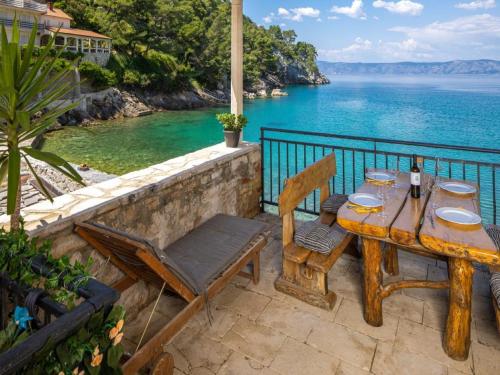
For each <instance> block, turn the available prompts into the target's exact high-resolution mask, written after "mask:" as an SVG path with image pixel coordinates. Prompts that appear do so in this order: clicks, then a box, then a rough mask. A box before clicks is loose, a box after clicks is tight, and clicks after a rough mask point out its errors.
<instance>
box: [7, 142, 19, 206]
mask: <svg viewBox="0 0 500 375" xmlns="http://www.w3.org/2000/svg"><path fill="white" fill-rule="evenodd" d="M20 175H21V157H20V153H19V149H17V148H15V149H11V150H10V152H9V176H8V185H7V214H8V215H12V214H13V213H14V211H15V209H16V202H17V194H18V193H19V191H18V188H19V183H20V181H19V177H20Z"/></svg>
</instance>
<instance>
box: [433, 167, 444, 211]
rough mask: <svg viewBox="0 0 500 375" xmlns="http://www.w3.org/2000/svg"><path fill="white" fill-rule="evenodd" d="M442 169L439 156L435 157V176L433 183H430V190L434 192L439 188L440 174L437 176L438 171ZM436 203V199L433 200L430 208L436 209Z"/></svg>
mask: <svg viewBox="0 0 500 375" xmlns="http://www.w3.org/2000/svg"><path fill="white" fill-rule="evenodd" d="M441 170H442V167H441V161H440V159H439V158H436V170H435V175H436V177H435V178H434V185H432V191H434V192H436V193H437V192H438V191H439V189H440V186H439V184H440V183H441V181H440V176H439V173H440V172H441ZM438 207H439V206H438V204H437V203H436V201H433V202H432V208H434V209H436V208H438Z"/></svg>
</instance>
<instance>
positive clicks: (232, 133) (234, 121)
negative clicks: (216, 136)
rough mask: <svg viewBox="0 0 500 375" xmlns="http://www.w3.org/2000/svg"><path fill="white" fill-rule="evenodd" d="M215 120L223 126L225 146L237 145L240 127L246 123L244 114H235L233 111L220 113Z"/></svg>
mask: <svg viewBox="0 0 500 375" xmlns="http://www.w3.org/2000/svg"><path fill="white" fill-rule="evenodd" d="M217 120H219V122H220V123H221V125H222V127H223V128H224V140H225V141H226V146H227V147H238V144H239V142H240V135H241V129H243V128H244V127H245V126H246V124H247V123H248V119H247V118H246V117H245V116H244V115H235V114H233V113H220V114H218V115H217Z"/></svg>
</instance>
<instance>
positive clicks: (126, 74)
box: [55, 0, 319, 92]
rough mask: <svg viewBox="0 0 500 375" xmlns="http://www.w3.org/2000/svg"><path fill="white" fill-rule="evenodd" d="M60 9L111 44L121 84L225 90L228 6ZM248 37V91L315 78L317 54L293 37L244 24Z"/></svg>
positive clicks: (211, 2) (147, 0)
mask: <svg viewBox="0 0 500 375" xmlns="http://www.w3.org/2000/svg"><path fill="white" fill-rule="evenodd" d="M55 5H56V6H57V7H60V8H62V9H63V10H64V11H66V12H67V13H69V14H70V15H71V16H73V17H74V22H73V25H72V26H73V27H79V28H86V29H91V30H95V31H98V32H101V33H104V34H106V35H109V36H111V37H112V38H113V45H114V50H115V53H114V55H113V57H112V59H111V61H110V63H109V65H108V69H110V70H111V71H113V72H114V73H115V74H116V79H117V81H118V83H120V84H122V85H126V86H133V87H141V88H147V89H153V90H160V91H163V92H171V91H176V90H180V89H184V88H189V87H192V86H197V85H199V86H201V87H204V88H207V89H215V88H221V87H225V88H227V85H228V81H229V76H230V27H231V25H230V22H231V21H230V15H231V5H230V2H229V1H227V0H169V1H166V0H60V1H57V2H56V4H55ZM244 34H245V58H244V64H245V85H246V87H251V86H252V85H254V84H256V83H257V82H259V81H260V80H261V79H266V77H269V76H270V75H271V76H273V77H276V78H277V79H278V80H279V81H281V82H282V83H300V82H294V81H295V80H294V77H295V76H297V75H299V76H300V77H304V76H305V77H311V76H312V77H314V76H317V75H318V73H319V72H318V68H317V66H316V49H315V47H314V46H313V45H311V44H308V43H303V42H297V41H296V34H295V32H294V31H292V30H286V31H284V30H282V29H281V28H280V27H278V26H272V27H270V28H269V29H266V28H264V27H261V26H258V25H257V24H256V23H254V22H253V21H252V20H250V19H249V18H245V25H244ZM292 68H293V69H292ZM291 71H293V73H291ZM297 72H299V74H298V73H297ZM302 80H304V79H303V78H302ZM306 80H307V78H306ZM303 83H306V82H303ZM311 83H312V82H311Z"/></svg>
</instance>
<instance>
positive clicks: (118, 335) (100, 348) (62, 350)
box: [22, 306, 125, 375]
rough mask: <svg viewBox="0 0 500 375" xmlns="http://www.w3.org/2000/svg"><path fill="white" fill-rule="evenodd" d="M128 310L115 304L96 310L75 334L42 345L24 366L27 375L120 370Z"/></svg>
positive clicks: (91, 374)
mask: <svg viewBox="0 0 500 375" xmlns="http://www.w3.org/2000/svg"><path fill="white" fill-rule="evenodd" d="M124 318H125V310H124V309H123V307H122V306H114V307H113V309H112V310H111V312H109V314H106V313H105V311H104V310H101V311H99V312H98V313H96V314H94V315H93V316H92V317H91V318H90V320H89V321H88V322H87V324H86V325H85V326H84V327H82V328H81V329H80V330H79V331H78V332H77V333H76V334H74V335H73V336H71V337H69V338H68V339H67V340H65V341H64V342H62V343H60V344H59V345H57V346H56V347H55V348H53V347H52V346H51V345H50V344H48V345H47V346H46V348H45V349H42V350H41V351H40V352H39V353H37V355H36V356H35V358H33V364H31V365H30V366H29V367H28V368H26V369H25V370H23V372H22V373H23V374H26V375H35V374H36V375H42V374H58V375H70V374H82V375H83V374H90V375H98V374H121V373H122V371H121V368H120V360H121V358H122V356H123V353H124V350H123V346H122V344H121V341H122V338H123V325H124Z"/></svg>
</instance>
